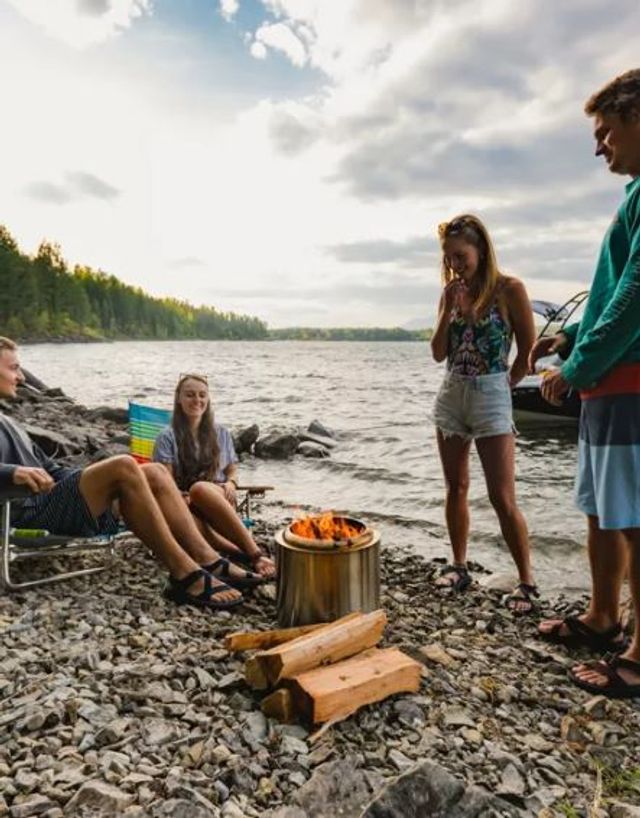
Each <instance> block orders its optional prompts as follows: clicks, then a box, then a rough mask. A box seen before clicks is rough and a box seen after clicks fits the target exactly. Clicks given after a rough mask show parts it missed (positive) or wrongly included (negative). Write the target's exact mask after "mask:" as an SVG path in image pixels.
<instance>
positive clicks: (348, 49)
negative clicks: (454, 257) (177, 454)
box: [0, 0, 640, 327]
mask: <svg viewBox="0 0 640 818" xmlns="http://www.w3.org/2000/svg"><path fill="white" fill-rule="evenodd" d="M638 32H640V4H639V3H638V2H637V0H616V2H615V3H614V4H613V5H611V4H606V3H603V2H602V0H597V1H595V2H594V0H562V2H557V0H518V2H516V3H514V2H511V0H446V1H445V0H0V68H1V69H2V70H1V71H0V91H1V93H2V108H3V116H2V127H1V128H0V148H1V150H0V170H1V173H2V184H0V222H4V223H5V224H6V225H7V226H8V228H9V229H10V230H11V232H12V233H13V234H14V236H15V237H16V238H17V240H18V241H19V243H20V245H21V246H22V248H23V249H24V250H25V251H27V252H34V251H35V250H36V248H37V245H38V243H39V241H40V240H41V239H42V238H44V237H47V238H49V239H51V240H55V241H57V242H59V243H60V244H61V246H62V249H63V253H64V255H65V257H66V258H67V259H68V261H69V262H70V263H71V264H74V263H86V264H89V265H91V266H93V267H95V268H100V269H103V270H106V271H108V272H110V273H113V274H115V275H117V276H118V277H120V278H121V279H123V280H124V281H126V282H128V283H131V284H136V285H140V286H142V287H144V288H145V289H146V290H148V291H150V292H152V293H154V294H161V295H172V296H177V297H181V298H187V299H189V300H190V301H193V302H195V303H208V304H214V305H215V306H218V307H219V308H221V309H225V310H235V311H239V312H244V313H250V314H253V315H258V316H260V317H261V318H263V319H265V320H266V321H268V322H269V324H270V325H271V326H275V327H277V326H288V325H294V324H296V325H313V326H347V325H350V326H353V325H360V326H371V325H380V326H397V325H405V324H413V323H415V322H418V321H419V322H421V323H425V322H428V321H429V320H430V319H431V318H432V316H433V310H434V303H435V301H436V299H437V294H438V290H439V282H438V246H437V243H436V240H435V228H436V225H437V223H438V222H440V221H443V220H445V219H447V218H449V217H450V216H452V215H454V214H455V213H456V212H460V211H472V212H476V213H478V214H479V215H480V216H481V217H482V218H483V219H485V220H486V222H487V224H488V226H489V228H490V230H491V232H492V234H493V236H494V239H495V242H496V246H497V251H498V258H499V261H500V262H501V265H502V267H503V268H504V269H505V270H507V271H510V272H512V273H514V274H516V275H520V276H522V277H523V278H524V280H525V282H526V283H527V286H528V288H529V292H530V294H531V296H532V297H537V298H546V299H559V298H561V297H563V296H565V295H570V294H572V293H573V292H575V291H576V290H577V289H578V288H580V287H581V286H582V285H583V284H584V283H586V282H588V281H589V279H590V276H591V272H592V269H593V264H594V258H595V255H596V252H597V247H598V244H599V240H600V237H601V235H602V232H603V230H604V228H605V227H606V225H607V223H608V221H609V219H610V217H611V215H612V212H613V209H614V207H615V206H616V203H617V202H618V201H619V199H620V196H621V191H622V185H623V184H624V182H625V181H626V180H625V179H623V178H621V177H614V176H612V175H610V174H608V172H607V171H606V169H605V166H604V163H603V162H602V160H596V159H595V158H594V156H593V144H592V138H591V122H590V121H589V120H587V119H586V118H585V117H584V115H583V113H582V106H583V103H584V100H585V98H586V97H587V96H588V95H589V94H590V93H591V92H592V91H593V90H595V89H597V88H598V87H599V86H600V85H602V84H603V83H604V82H605V81H607V80H608V79H610V78H611V77H613V76H614V75H615V74H617V73H620V72H622V71H624V70H626V69H628V68H632V67H637V65H638V46H637V39H638V37H637V35H638Z"/></svg>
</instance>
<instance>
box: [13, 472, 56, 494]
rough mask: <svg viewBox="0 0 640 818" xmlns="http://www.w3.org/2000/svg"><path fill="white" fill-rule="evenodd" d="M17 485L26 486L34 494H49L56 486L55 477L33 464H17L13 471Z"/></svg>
mask: <svg viewBox="0 0 640 818" xmlns="http://www.w3.org/2000/svg"><path fill="white" fill-rule="evenodd" d="M13 482H14V483H15V485H16V486H26V487H27V488H28V489H30V490H31V491H32V492H33V493H34V494H47V492H49V491H51V489H52V488H53V487H54V485H55V482H54V479H53V477H51V475H50V474H49V473H48V472H46V471H45V470H44V469H38V468H35V467H33V466H17V467H16V470H15V471H14V473H13Z"/></svg>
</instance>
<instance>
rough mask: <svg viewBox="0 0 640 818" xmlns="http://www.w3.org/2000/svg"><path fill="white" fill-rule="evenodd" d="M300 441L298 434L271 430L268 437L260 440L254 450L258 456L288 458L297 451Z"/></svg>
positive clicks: (277, 458)
mask: <svg viewBox="0 0 640 818" xmlns="http://www.w3.org/2000/svg"><path fill="white" fill-rule="evenodd" d="M299 443H300V439H299V438H298V436H297V435H293V434H290V433H287V432H270V433H269V434H268V435H267V436H266V437H263V438H260V440H258V442H257V443H256V445H255V446H254V451H255V453H256V455H257V456H258V457H263V458H274V459H275V460H286V459H287V458H289V457H291V456H292V455H293V454H294V453H295V451H296V449H297V448H298V444H299Z"/></svg>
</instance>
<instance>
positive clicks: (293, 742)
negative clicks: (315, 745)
mask: <svg viewBox="0 0 640 818" xmlns="http://www.w3.org/2000/svg"><path fill="white" fill-rule="evenodd" d="M280 752H281V753H282V754H283V755H287V756H296V755H307V753H308V752H309V745H308V744H307V743H306V742H305V741H301V740H300V739H299V738H295V736H286V735H285V736H282V738H281V739H280Z"/></svg>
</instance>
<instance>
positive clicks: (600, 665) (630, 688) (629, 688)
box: [569, 653, 640, 699]
mask: <svg viewBox="0 0 640 818" xmlns="http://www.w3.org/2000/svg"><path fill="white" fill-rule="evenodd" d="M584 667H586V668H588V669H589V670H594V671H595V672H596V673H599V674H600V675H601V676H604V677H606V679H607V681H606V682H605V684H603V685H598V684H594V683H593V682H585V681H583V680H582V679H580V678H579V677H578V676H577V675H576V673H575V672H574V670H573V669H571V670H569V678H570V679H571V681H572V682H573V683H574V684H576V685H578V687H581V688H582V689H583V690H588V691H589V693H595V694H596V695H600V696H607V697H608V698H610V699H635V698H636V697H638V698H640V682H635V683H634V682H627V681H625V680H624V679H623V678H622V676H621V675H620V674H619V673H618V668H622V669H626V670H631V671H633V672H634V673H640V662H633V661H631V659H624V658H622V657H621V656H617V655H616V654H613V653H609V654H607V655H606V656H604V657H603V658H602V659H600V660H599V661H596V662H585V663H584Z"/></svg>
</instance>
